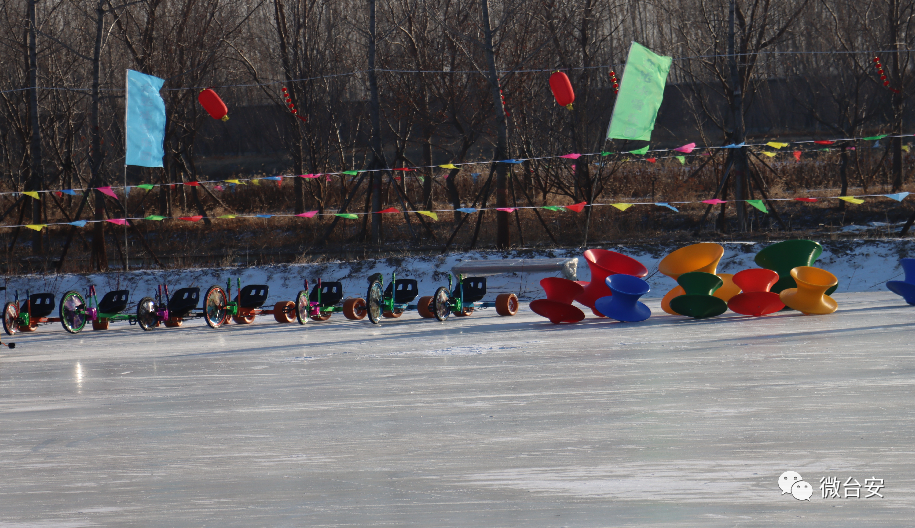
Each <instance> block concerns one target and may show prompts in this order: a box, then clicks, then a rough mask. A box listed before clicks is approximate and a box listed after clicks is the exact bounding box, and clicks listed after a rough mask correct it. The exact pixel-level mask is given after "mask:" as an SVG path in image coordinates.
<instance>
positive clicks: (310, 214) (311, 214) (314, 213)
mask: <svg viewBox="0 0 915 528" xmlns="http://www.w3.org/2000/svg"><path fill="white" fill-rule="evenodd" d="M316 214H318V212H317V211H308V212H307V213H300V214H297V215H296V216H300V217H302V218H311V217H313V216H314V215H316Z"/></svg>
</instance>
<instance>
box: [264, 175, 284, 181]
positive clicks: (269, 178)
mask: <svg viewBox="0 0 915 528" xmlns="http://www.w3.org/2000/svg"><path fill="white" fill-rule="evenodd" d="M264 179H265V180H270V181H283V177H282V176H265V177H264Z"/></svg>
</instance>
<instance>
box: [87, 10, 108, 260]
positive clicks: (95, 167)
mask: <svg viewBox="0 0 915 528" xmlns="http://www.w3.org/2000/svg"><path fill="white" fill-rule="evenodd" d="M95 16H96V19H95V47H94V49H93V54H92V102H91V104H92V107H91V108H90V110H89V137H90V138H91V148H92V152H91V153H90V161H89V166H90V170H91V171H92V178H91V181H92V183H91V184H90V185H89V187H90V188H96V187H101V186H102V183H103V182H102V179H101V168H102V141H101V140H102V137H101V136H102V135H101V130H100V129H99V77H100V71H101V66H102V59H101V56H102V35H103V30H104V20H105V12H104V10H103V9H102V2H101V0H99V2H98V4H97V5H96V9H95ZM90 192H92V191H90ZM95 220H96V223H95V226H94V229H93V233H92V253H93V257H94V258H93V260H94V261H95V265H96V269H97V270H98V271H105V270H107V269H108V255H107V252H106V250H105V229H104V225H105V223H104V220H105V195H104V194H102V193H101V192H99V191H95Z"/></svg>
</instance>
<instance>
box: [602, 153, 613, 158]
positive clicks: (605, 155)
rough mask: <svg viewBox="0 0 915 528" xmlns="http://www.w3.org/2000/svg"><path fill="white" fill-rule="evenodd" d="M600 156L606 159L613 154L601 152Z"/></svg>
mask: <svg viewBox="0 0 915 528" xmlns="http://www.w3.org/2000/svg"><path fill="white" fill-rule="evenodd" d="M600 155H601V156H603V157H605V158H606V157H607V156H612V155H613V153H612V152H601V153H600Z"/></svg>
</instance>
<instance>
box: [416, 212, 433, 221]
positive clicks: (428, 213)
mask: <svg viewBox="0 0 915 528" xmlns="http://www.w3.org/2000/svg"><path fill="white" fill-rule="evenodd" d="M416 214H421V215H423V216H428V217H429V218H431V219H433V220H438V215H437V214H435V213H433V212H432V211H416Z"/></svg>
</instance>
